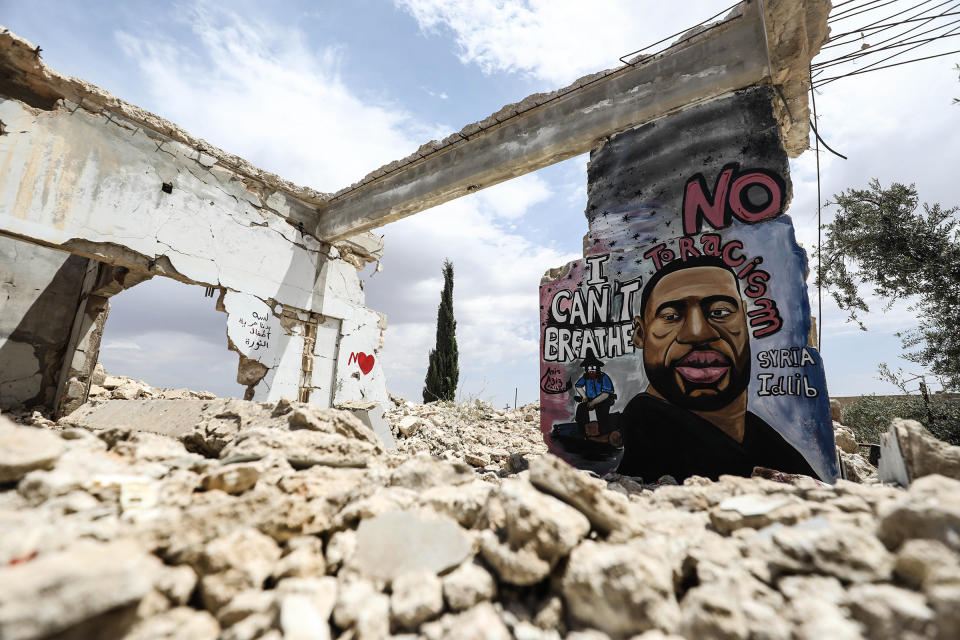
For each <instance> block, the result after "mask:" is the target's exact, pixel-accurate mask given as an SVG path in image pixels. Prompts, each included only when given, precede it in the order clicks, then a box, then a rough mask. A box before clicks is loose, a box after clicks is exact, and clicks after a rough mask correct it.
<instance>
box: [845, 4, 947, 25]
mask: <svg viewBox="0 0 960 640" xmlns="http://www.w3.org/2000/svg"><path fill="white" fill-rule="evenodd" d="M874 1H876V0H874ZM898 1H899V0H887V2H884V3H883V4H881V5H878V6H876V7H870V8H869V9H863V11H857V12H856V13H850V12H851V11H853V10H855V9H860V8H862V7H852V8H850V9H848V10H846V11H841V12H840V13H839V14H837V15H834V16H830V17H829V18H827V24H829V23H831V22H840V21H841V20H846V19H847V18H852V17H854V16H859V15H860V14H862V13H867V12H868V11H876V10H877V9H879V8H880V7H885V6H887V5H888V4H893V3H894V2H898ZM932 1H933V0H924V2H932ZM867 4H873V2H868V3H867ZM863 6H864V7H866V6H867V5H866V4H865V5H863ZM908 11H909V9H908Z"/></svg>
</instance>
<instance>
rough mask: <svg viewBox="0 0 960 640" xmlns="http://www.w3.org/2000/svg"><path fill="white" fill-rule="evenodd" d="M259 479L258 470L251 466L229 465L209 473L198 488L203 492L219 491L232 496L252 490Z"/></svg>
mask: <svg viewBox="0 0 960 640" xmlns="http://www.w3.org/2000/svg"><path fill="white" fill-rule="evenodd" d="M259 479H260V470H259V469H258V468H257V467H256V466H254V465H251V464H229V465H224V466H223V467H220V468H219V469H216V470H214V471H211V472H210V473H208V474H207V475H205V476H204V477H203V479H202V480H201V482H200V488H201V489H203V490H204V491H213V490H215V489H219V490H220V491H223V492H225V493H230V494H233V495H237V494H241V493H243V492H244V491H246V490H247V489H251V488H253V487H254V486H255V485H256V484H257V480H259Z"/></svg>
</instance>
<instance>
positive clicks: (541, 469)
mask: <svg viewBox="0 0 960 640" xmlns="http://www.w3.org/2000/svg"><path fill="white" fill-rule="evenodd" d="M530 482H531V483H533V485H534V486H535V487H536V488H537V489H540V490H541V491H543V492H545V493H548V494H550V495H553V496H556V497H557V498H560V499H561V500H563V501H564V502H566V503H567V504H569V505H571V506H573V507H575V508H576V509H578V510H579V511H580V512H581V513H583V515H585V516H586V517H587V518H588V519H589V520H590V523H591V524H592V525H593V526H594V527H595V528H596V529H597V530H598V531H599V532H600V533H603V534H609V533H610V532H612V531H616V530H621V531H628V530H629V529H630V514H629V505H630V503H629V501H628V500H627V499H626V497H625V496H623V495H621V494H619V493H614V492H612V491H607V490H606V489H607V485H606V483H605V482H603V481H602V480H600V479H598V478H591V477H590V476H589V475H587V473H586V472H584V471H580V470H579V469H576V468H574V467H572V466H570V465H569V464H567V463H566V462H564V461H563V460H561V459H560V458H558V457H556V456H553V455H550V454H547V455H544V456H540V457H539V458H534V459H533V460H531V461H530Z"/></svg>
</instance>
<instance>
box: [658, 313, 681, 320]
mask: <svg viewBox="0 0 960 640" xmlns="http://www.w3.org/2000/svg"><path fill="white" fill-rule="evenodd" d="M660 318H661V319H663V320H666V321H667V322H676V321H677V320H679V319H680V314H679V313H676V312H675V311H664V312H663V313H661V314H660Z"/></svg>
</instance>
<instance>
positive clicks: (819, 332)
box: [810, 68, 823, 354]
mask: <svg viewBox="0 0 960 640" xmlns="http://www.w3.org/2000/svg"><path fill="white" fill-rule="evenodd" d="M810 73H811V74H812V73H813V69H812V68H811V69H810ZM810 98H811V100H812V101H813V122H811V123H810V124H811V125H812V126H813V132H814V133H815V134H816V139H815V141H814V144H815V145H816V147H815V153H816V157H817V349H818V350H819V351H820V353H821V354H822V353H823V283H822V282H821V279H822V277H823V275H822V274H823V230H822V228H821V227H822V225H823V223H822V222H821V208H822V205H821V202H822V200H823V196H822V195H820V134H819V133H817V124H816V122H817V92H816V90H815V89H814V88H813V76H812V75H811V77H810Z"/></svg>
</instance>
